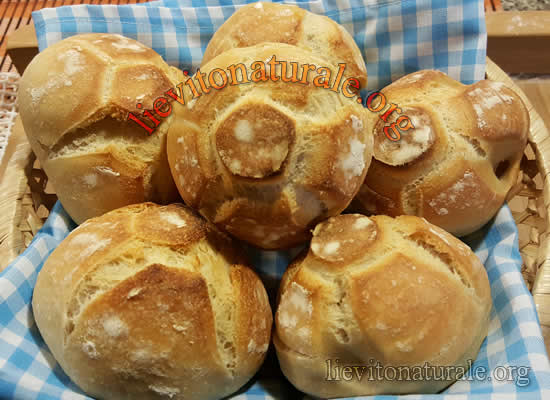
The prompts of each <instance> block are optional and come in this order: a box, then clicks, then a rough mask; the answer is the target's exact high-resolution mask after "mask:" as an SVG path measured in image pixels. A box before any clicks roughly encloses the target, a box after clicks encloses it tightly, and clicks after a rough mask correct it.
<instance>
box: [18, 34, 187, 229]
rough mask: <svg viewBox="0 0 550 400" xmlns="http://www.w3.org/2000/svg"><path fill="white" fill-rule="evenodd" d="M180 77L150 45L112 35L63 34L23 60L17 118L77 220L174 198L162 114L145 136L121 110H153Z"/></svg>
mask: <svg viewBox="0 0 550 400" xmlns="http://www.w3.org/2000/svg"><path fill="white" fill-rule="evenodd" d="M182 78H183V73H181V72H180V71H178V70H177V69H176V68H173V67H170V66H168V65H167V64H166V63H165V62H164V61H163V60H162V58H161V57H160V56H159V55H158V54H157V53H155V52H154V51H153V50H151V49H150V48H148V47H146V46H144V45H142V44H141V43H139V42H137V41H135V40H132V39H128V38H125V37H123V36H120V35H114V34H83V35H76V36H72V37H69V38H67V39H65V40H62V41H61V42H58V43H56V44H54V45H52V46H50V47H48V48H47V49H45V50H44V51H42V52H41V53H40V54H38V55H37V56H36V57H35V58H34V59H33V60H32V62H31V63H30V64H29V66H28V67H27V69H26V70H25V72H24V74H23V77H22V79H21V84H20V88H19V93H18V104H19V111H20V114H21V120H22V122H23V126H24V128H25V132H26V134H27V137H28V139H29V142H30V144H31V147H32V149H33V151H34V153H35V154H36V156H37V158H38V159H39V160H40V164H41V166H42V168H43V169H44V170H45V172H46V174H47V175H48V178H49V180H50V182H51V183H52V184H53V186H54V187H55V190H56V193H57V195H58V197H59V199H60V200H61V203H63V206H64V207H65V209H66V210H67V212H68V213H69V214H70V215H71V217H72V218H73V219H74V220H75V221H76V222H78V223H80V222H82V221H84V220H86V219H88V218H90V217H94V216H98V215H101V214H103V213H105V212H107V211H110V210H113V209H115V208H118V207H121V206H124V205H127V204H133V203H140V202H143V201H146V200H151V201H155V202H158V203H168V202H171V201H175V200H177V198H178V196H177V190H176V188H175V185H174V182H173V180H172V177H171V175H170V169H169V167H168V162H167V160H166V149H165V147H166V136H165V133H166V128H167V126H168V125H167V124H166V123H165V122H164V121H162V122H161V124H160V126H159V127H158V128H157V129H156V131H155V132H154V133H153V134H152V135H149V134H148V133H147V131H146V130H145V129H143V128H142V127H140V126H139V125H138V124H137V123H135V122H133V121H129V120H128V119H127V116H128V113H129V112H133V113H134V114H135V115H139V116H141V113H142V112H143V110H144V109H152V108H153V101H154V100H155V99H156V98H157V97H158V96H159V95H161V94H163V93H164V92H165V91H166V90H168V89H169V88H172V87H174V86H175V85H177V83H178V82H180V81H181V80H182ZM137 103H141V104H142V109H141V110H140V109H138V108H137Z"/></svg>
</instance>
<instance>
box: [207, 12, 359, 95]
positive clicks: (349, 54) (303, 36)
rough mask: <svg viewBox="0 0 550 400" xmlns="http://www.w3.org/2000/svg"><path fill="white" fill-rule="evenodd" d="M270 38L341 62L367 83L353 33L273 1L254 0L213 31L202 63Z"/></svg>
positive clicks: (269, 40)
mask: <svg viewBox="0 0 550 400" xmlns="http://www.w3.org/2000/svg"><path fill="white" fill-rule="evenodd" d="M265 42H273V43H285V44H290V45H293V46H297V47H300V48H303V49H305V50H309V51H311V52H313V53H315V54H316V55H318V56H319V57H323V58H325V59H327V60H328V61H329V63H330V64H333V65H338V64H339V63H343V64H345V66H346V72H347V74H348V76H351V77H354V78H357V80H358V82H359V87H361V88H363V87H366V86H367V67H366V66H365V61H364V60H363V57H362V55H361V51H360V50H359V48H358V47H357V44H356V43H355V41H354V40H353V37H352V36H351V35H350V34H349V33H348V32H347V31H346V30H345V29H344V28H343V27H342V25H340V24H338V23H336V22H335V21H333V20H332V19H330V18H328V17H325V16H323V15H318V14H314V13H312V12H309V11H307V10H304V9H303V8H300V7H297V6H293V5H288V4H274V3H261V2H260V3H253V4H249V5H245V6H243V7H241V8H239V9H238V10H237V11H236V12H235V13H234V14H233V15H232V16H231V17H230V18H229V19H228V20H227V21H225V22H224V23H223V25H222V26H220V28H219V29H218V30H217V31H216V33H214V36H213V37H212V39H211V40H210V42H209V43H208V46H207V47H206V51H205V52H204V58H203V60H202V65H205V64H207V63H208V62H209V61H210V60H212V59H213V58H214V57H216V56H217V55H219V54H221V53H223V52H224V51H227V50H230V49H233V48H237V47H249V46H254V45H257V44H261V43H265Z"/></svg>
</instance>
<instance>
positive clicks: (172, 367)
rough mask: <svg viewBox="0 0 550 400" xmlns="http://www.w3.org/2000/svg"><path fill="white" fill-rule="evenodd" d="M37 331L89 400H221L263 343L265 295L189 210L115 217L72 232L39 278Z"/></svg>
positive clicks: (247, 372) (150, 207)
mask: <svg viewBox="0 0 550 400" xmlns="http://www.w3.org/2000/svg"><path fill="white" fill-rule="evenodd" d="M32 305H33V312H34V317H35V320H36V324H37V326H38V329H39V330H40V333H41V334H42V337H43V338H44V341H45V342H46V344H47V345H48V347H49V348H50V350H51V352H52V353H53V355H54V357H55V359H56V360H57V361H58V362H59V364H60V365H61V367H62V368H63V370H64V371H65V372H66V373H67V375H69V377H70V378H71V379H72V380H73V381H74V382H75V383H76V384H77V385H78V386H80V388H81V389H83V390H84V391H85V392H86V393H88V394H89V395H91V396H93V397H95V398H99V399H109V400H111V399H117V400H120V399H131V400H137V399H166V398H170V399H172V400H177V399H180V400H183V399H186V400H187V399H220V398H222V397H224V396H226V395H229V394H231V393H232V392H234V391H236V390H237V389H238V388H239V387H241V386H242V385H243V384H244V383H245V382H246V381H247V380H249V379H250V378H251V377H252V376H253V375H254V373H255V372H256V371H257V370H258V368H259V367H260V365H261V363H262V361H263V359H264V357H265V353H266V351H267V348H268V346H269V342H270V335H271V324H272V315H271V309H270V306H269V302H268V298H267V294H266V291H265V289H264V287H263V285H262V282H261V281H260V280H259V278H258V277H257V276H256V274H255V273H254V272H253V271H252V270H251V269H250V268H248V267H247V266H246V261H245V260H243V257H242V250H239V249H237V248H235V247H234V245H233V243H232V242H231V240H230V239H229V238H228V237H227V236H226V235H224V234H222V233H220V232H219V231H217V230H216V229H215V228H214V227H212V226H211V225H210V224H209V223H207V222H206V221H204V220H203V219H202V218H200V217H198V216H196V215H195V214H194V213H192V212H191V211H190V210H189V209H188V208H186V207H183V206H180V205H169V206H164V207H161V206H157V205H155V204H152V203H144V204H137V205H132V206H127V207H124V208H120V209H118V210H115V211H112V212H109V213H107V214H105V215H103V216H101V217H97V218H94V219H90V220H88V221H87V222H85V223H84V224H82V225H81V226H80V227H79V228H77V229H76V230H75V231H73V232H72V233H71V234H70V235H69V236H68V237H67V238H66V239H65V240H64V241H63V242H62V243H61V244H60V245H59V246H58V247H57V248H56V249H55V250H54V252H53V253H52V254H51V255H50V257H49V258H48V259H47V261H46V263H45V265H44V267H43V269H42V270H41V271H40V274H39V276H38V280H37V283H36V287H35V289H34V296H33V300H32Z"/></svg>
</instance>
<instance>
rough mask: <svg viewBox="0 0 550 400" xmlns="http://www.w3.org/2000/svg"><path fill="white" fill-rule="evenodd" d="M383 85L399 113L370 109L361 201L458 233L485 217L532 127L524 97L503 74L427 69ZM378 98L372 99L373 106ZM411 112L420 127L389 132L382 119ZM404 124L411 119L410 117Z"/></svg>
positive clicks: (371, 209) (370, 208)
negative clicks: (370, 154)
mask: <svg viewBox="0 0 550 400" xmlns="http://www.w3.org/2000/svg"><path fill="white" fill-rule="evenodd" d="M382 93H383V94H384V96H385V99H386V102H387V103H386V104H389V103H394V104H396V105H397V106H398V107H399V109H400V110H401V111H400V112H401V113H400V114H399V113H397V112H394V113H392V114H391V115H390V116H389V117H387V122H384V121H383V120H382V117H383V116H384V114H383V113H384V112H385V110H384V111H381V112H379V113H374V112H371V113H369V118H370V119H371V122H370V125H369V127H370V129H371V131H372V132H373V134H374V159H373V162H372V165H371V167H370V169H369V171H368V174H367V177H366V179H365V184H364V185H363V186H362V188H361V191H360V192H359V195H358V196H357V200H358V202H354V203H355V204H354V205H355V209H356V210H357V211H361V212H365V213H372V214H387V215H392V216H395V215H400V214H409V215H417V216H421V217H425V218H426V219H427V220H428V221H430V222H431V223H433V224H435V225H438V226H440V227H442V228H444V229H445V230H447V231H449V232H451V233H453V234H455V235H458V236H462V235H466V234H468V233H471V232H473V231H475V230H477V229H479V228H480V227H481V226H483V225H484V224H485V223H487V221H489V220H490V219H491V218H492V217H493V216H494V215H495V213H496V212H497V211H498V209H499V208H500V206H501V205H502V203H503V202H504V199H505V197H506V194H507V193H508V191H509V190H510V188H511V187H512V185H513V184H514V183H515V182H516V179H517V175H518V171H519V164H520V161H521V158H522V155H523V151H524V148H525V145H526V141H527V134H528V132H529V113H528V111H527V108H526V107H525V105H524V104H523V102H522V100H521V98H520V97H519V96H518V95H517V94H516V93H515V92H513V91H512V90H511V89H510V88H508V87H506V86H505V85H504V84H502V83H499V82H492V81H488V80H484V81H480V82H478V83H476V84H474V85H470V86H467V85H463V84H461V83H459V82H456V81H454V80H453V79H451V78H450V77H448V76H447V75H445V74H444V73H442V72H439V71H429V70H425V71H419V72H417V73H413V74H410V75H407V76H405V77H403V78H401V79H399V80H397V81H395V82H394V83H392V84H391V85H389V86H387V87H386V88H385V89H383V90H382ZM380 101H381V100H380V99H373V103H372V104H371V108H372V109H377V108H378V107H379V102H380ZM387 108H388V107H386V109H387ZM405 115H406V116H408V117H409V118H410V119H411V121H412V123H413V125H414V129H413V128H410V127H409V129H406V130H403V131H402V132H401V138H400V140H398V141H392V140H390V139H389V138H388V136H387V135H386V133H385V132H384V127H385V126H391V124H392V123H395V122H397V121H398V118H401V117H402V116H405ZM400 124H401V126H402V127H403V128H407V127H408V126H407V122H406V120H402V121H400ZM388 132H389V134H390V135H392V136H393V133H392V131H391V130H389V131H388ZM395 138H396V137H394V139H395Z"/></svg>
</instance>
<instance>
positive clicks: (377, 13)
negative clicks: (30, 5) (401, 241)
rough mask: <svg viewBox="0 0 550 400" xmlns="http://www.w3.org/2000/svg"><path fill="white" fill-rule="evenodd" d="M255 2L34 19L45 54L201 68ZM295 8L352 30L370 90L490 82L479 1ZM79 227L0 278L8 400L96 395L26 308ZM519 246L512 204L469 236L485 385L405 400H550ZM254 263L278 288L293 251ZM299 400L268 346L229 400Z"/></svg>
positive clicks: (479, 367) (179, 3) (228, 0)
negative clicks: (70, 44) (76, 37)
mask: <svg viewBox="0 0 550 400" xmlns="http://www.w3.org/2000/svg"><path fill="white" fill-rule="evenodd" d="M248 2H249V1H248V0H200V1H198V0H163V1H158V2H155V3H147V4H143V5H132V6H87V5H80V6H72V7H60V8H56V9H44V10H41V11H39V12H35V13H33V19H34V22H35V27H36V30H37V35H38V39H39V46H40V49H44V48H46V47H47V46H48V45H51V44H53V43H55V42H57V41H59V40H61V39H63V38H65V37H68V36H71V35H73V34H76V33H85V32H112V33H121V34H123V35H125V36H128V37H132V38H135V39H137V40H139V41H141V42H142V43H144V44H147V45H149V46H151V47H152V48H154V49H155V50H156V51H157V52H158V53H160V54H161V55H162V56H163V57H164V58H165V59H166V60H167V61H168V62H169V63H170V64H172V65H175V66H179V67H180V68H182V69H188V70H192V71H194V70H195V68H197V67H198V66H199V64H200V61H201V57H202V54H203V52H204V50H205V48H206V45H207V43H208V40H209V39H210V37H211V36H212V34H213V33H214V31H215V30H216V29H217V28H218V27H219V26H220V25H221V24H222V23H223V21H224V20H225V19H227V18H228V17H229V16H230V15H231V14H232V13H233V12H234V11H235V9H236V8H237V7H239V6H240V5H242V4H246V3H248ZM293 4H298V5H300V6H301V7H303V8H306V9H309V10H311V11H313V12H316V13H320V14H325V15H328V16H329V17H331V18H333V19H335V20H336V21H338V22H340V23H342V24H343V25H344V27H345V28H346V29H348V30H349V32H350V33H352V34H353V36H354V38H355V40H356V42H357V44H358V46H359V48H360V49H361V50H362V52H363V54H364V56H365V60H366V62H367V70H368V74H369V88H370V89H379V88H381V87H383V86H384V85H386V84H388V83H389V82H390V81H391V80H392V79H393V78H396V77H399V76H402V75H404V74H406V73H409V72H413V71H416V70H418V69H425V68H435V69H439V70H442V71H445V72H447V73H448V74H450V75H451V76H452V77H454V78H455V79H458V80H461V81H462V82H463V83H472V82H475V81H477V80H479V79H483V77H484V71H485V53H486V50H485V45H486V35H485V23H484V14H483V2H482V1H480V0H457V1H451V0H418V1H410V0H403V1H393V0H389V1H388V0H386V1H378V0H337V1H329V0H317V1H308V0H306V1H297V2H294V3H293ZM74 227H75V225H74V223H73V222H72V221H71V220H70V218H69V217H68V216H67V214H66V213H65V211H64V210H63V208H62V207H61V205H60V204H57V205H56V206H55V208H54V210H53V211H52V213H51V214H50V217H49V218H48V220H47V222H46V224H45V225H44V227H43V228H42V230H41V231H40V232H39V233H38V234H37V235H36V237H35V238H34V240H33V242H32V243H31V245H30V246H29V248H28V249H27V250H26V251H25V252H24V253H23V254H22V255H21V256H20V257H19V258H18V259H17V260H16V261H15V262H13V263H12V264H11V265H10V266H9V267H7V268H6V269H5V271H4V272H2V273H1V274H0V300H1V303H0V399H2V400H3V399H16V400H30V399H40V400H42V399H71V400H72V399H87V398H88V397H87V396H85V395H84V394H83V393H82V392H81V391H80V390H79V389H78V388H77V387H76V386H75V385H74V384H73V383H72V382H71V381H70V380H69V378H68V377H67V376H66V375H65V374H64V372H63V371H62V370H61V368H60V367H59V365H58V364H57V363H56V361H55V359H54V358H53V357H52V355H51V353H50V352H49V350H48V349H47V346H46V345H45V344H44V342H43V340H42V338H41V336H40V333H39V332H38V330H37V328H36V325H35V324H34V319H33V315H32V309H31V306H30V304H31V297H32V290H33V287H34V284H35V282H36V277H37V274H38V272H39V271H40V269H41V267H42V265H43V263H44V261H45V259H46V258H47V257H48V255H49V254H50V253H51V252H52V251H53V249H55V247H56V246H57V245H58V244H59V243H60V242H61V240H63V238H64V237H65V236H66V235H67V234H68V233H69V232H70V230H71V229H73V228H74ZM517 238H518V232H517V229H516V226H515V224H514V221H513V219H512V216H511V213H510V210H509V209H508V207H506V206H505V207H503V208H502V209H501V210H500V212H499V213H498V215H497V216H496V218H495V219H494V220H493V221H492V222H491V223H490V224H489V225H487V226H486V227H485V228H483V229H482V230H480V231H479V232H476V233H475V234H473V235H471V236H470V237H469V238H468V239H467V240H466V241H467V243H468V244H469V245H470V246H471V247H472V249H474V250H475V251H476V254H477V255H478V257H479V258H480V259H481V261H482V262H483V263H484V265H485V267H486V268H487V272H488V275H489V279H490V282H491V290H492V296H493V304H494V307H493V310H492V312H491V324H490V327H489V335H488V337H487V339H486V340H485V342H484V343H483V345H482V348H481V350H480V352H479V355H478V357H477V359H476V361H475V363H474V365H473V368H472V370H473V371H474V372H477V373H478V378H480V379H472V378H469V377H470V375H467V377H466V378H464V379H463V380H461V381H459V382H457V383H455V384H453V385H452V386H451V387H450V388H448V389H447V390H445V391H444V392H443V393H442V394H439V395H417V396H409V397H407V398H408V399H420V400H428V399H444V400H466V399H472V400H485V399H495V400H512V399H514V400H516V399H517V400H535V399H537V400H539V399H540V400H547V399H550V366H549V363H548V358H547V355H546V351H545V347H544V343H543V339H542V335H541V330H540V325H539V322H538V318H537V314H536V310H535V306H534V303H533V299H532V297H531V295H530V294H529V291H528V290H527V288H526V287H525V284H524V282H523V279H522V276H521V273H520V268H521V258H520V255H519V251H518V242H517ZM251 256H252V259H253V261H254V264H255V266H256V268H257V269H258V271H259V272H260V275H261V276H262V278H263V280H264V282H265V283H266V287H267V288H268V290H276V287H274V282H277V280H278V279H279V278H280V277H281V275H282V273H283V272H284V270H285V268H286V266H287V265H288V262H289V261H290V260H291V257H292V254H290V253H287V252H264V251H258V250H255V251H252V250H251ZM0 262H7V261H6V260H1V261H0ZM514 368H515V373H511V371H512V369H514ZM274 371H277V372H274ZM303 397H304V395H302V394H301V393H299V392H298V391H296V389H294V388H293V387H292V386H291V385H290V384H289V383H288V382H287V381H286V380H285V379H284V377H283V376H282V375H281V373H280V372H278V369H277V367H276V361H275V358H274V355H273V353H272V350H271V354H270V355H268V359H267V361H266V363H265V365H264V367H263V368H262V370H261V371H260V373H259V374H258V375H257V376H256V377H255V378H254V379H253V380H252V381H251V382H250V383H249V384H248V385H247V386H245V388H243V389H242V390H241V391H240V392H239V394H237V395H235V396H233V399H238V400H268V399H278V400H280V399H284V400H287V399H300V398H303ZM397 398H398V397H396V396H377V397H374V399H380V400H381V399H385V400H388V399H397ZM109 400H114V399H109Z"/></svg>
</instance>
